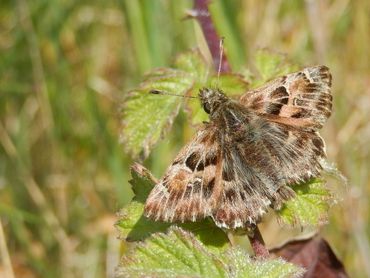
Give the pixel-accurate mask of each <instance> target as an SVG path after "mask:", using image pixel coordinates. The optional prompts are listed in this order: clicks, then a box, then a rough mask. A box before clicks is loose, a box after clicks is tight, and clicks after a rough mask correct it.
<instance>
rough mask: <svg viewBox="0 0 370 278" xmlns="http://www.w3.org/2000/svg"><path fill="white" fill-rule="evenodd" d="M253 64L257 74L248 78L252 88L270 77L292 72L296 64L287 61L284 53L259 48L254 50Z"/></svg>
mask: <svg viewBox="0 0 370 278" xmlns="http://www.w3.org/2000/svg"><path fill="white" fill-rule="evenodd" d="M254 66H255V69H256V71H257V76H254V77H252V78H250V80H249V81H250V82H251V85H252V87H253V88H255V87H258V86H260V85H263V84H264V83H266V82H267V81H269V80H271V79H274V78H277V77H279V76H282V75H285V74H287V73H291V72H294V71H295V70H296V69H297V68H296V66H294V65H292V64H289V63H287V61H286V58H285V56H284V55H282V54H279V53H274V52H271V51H268V50H266V49H260V50H258V51H257V52H256V54H255V57H254ZM248 75H250V73H249V74H248Z"/></svg>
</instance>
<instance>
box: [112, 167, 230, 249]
mask: <svg viewBox="0 0 370 278" xmlns="http://www.w3.org/2000/svg"><path fill="white" fill-rule="evenodd" d="M131 176H132V179H131V180H130V183H131V185H132V190H133V191H134V192H135V194H136V195H135V197H134V201H132V202H131V203H130V204H128V205H127V206H125V207H124V208H123V209H122V210H121V211H120V213H119V215H120V219H119V220H118V221H117V223H116V227H117V229H118V231H119V233H120V236H121V238H123V239H126V240H128V241H137V240H142V239H145V238H146V237H148V236H150V235H151V234H153V233H156V232H164V231H166V230H167V229H168V228H169V227H170V226H171V224H170V223H163V222H157V221H152V220H150V219H148V218H146V217H145V216H143V212H144V203H145V200H146V198H147V197H148V195H149V193H150V191H151V189H152V188H153V186H154V185H155V183H156V180H155V178H154V177H153V176H152V175H151V174H150V172H149V171H148V170H147V169H146V168H145V167H144V166H142V165H140V164H138V163H136V164H134V165H133V166H132V167H131ZM179 226H181V227H182V228H184V229H185V230H188V231H191V232H193V233H194V234H195V235H196V236H197V238H199V239H200V240H201V241H202V242H203V243H204V244H205V245H209V246H213V248H214V249H215V250H223V249H224V248H225V247H226V246H227V244H228V239H227V236H226V234H225V233H224V231H222V230H221V229H220V228H218V227H217V226H216V225H215V224H214V223H213V221H212V220H211V219H205V220H203V221H199V222H187V223H181V224H179Z"/></svg>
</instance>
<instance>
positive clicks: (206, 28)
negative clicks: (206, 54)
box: [192, 0, 269, 258]
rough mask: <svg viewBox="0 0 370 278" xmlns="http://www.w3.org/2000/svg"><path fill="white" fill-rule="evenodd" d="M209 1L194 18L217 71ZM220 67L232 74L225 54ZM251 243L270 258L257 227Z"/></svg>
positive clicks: (198, 4)
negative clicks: (200, 29)
mask: <svg viewBox="0 0 370 278" xmlns="http://www.w3.org/2000/svg"><path fill="white" fill-rule="evenodd" d="M209 2H210V1H209V0H194V8H193V10H192V16H193V17H194V18H196V19H197V20H198V22H199V24H200V26H201V28H202V31H203V34H204V37H205V39H206V42H207V44H208V48H209V50H210V52H211V55H212V59H213V63H214V66H215V69H216V71H217V70H218V67H219V65H220V51H221V49H220V41H221V38H220V37H219V36H218V34H217V32H216V28H215V26H214V24H213V21H212V18H211V15H210V12H209V9H208V5H209ZM221 60H222V61H221V65H220V72H230V71H231V67H230V64H229V61H228V60H227V57H226V54H225V52H223V53H222V59H221ZM248 238H249V241H250V243H251V246H252V248H253V251H254V254H255V255H256V257H262V258H265V257H268V256H269V251H268V250H267V248H266V246H265V242H264V241H263V238H262V235H261V232H260V230H259V229H258V227H257V225H256V226H255V227H254V230H253V233H252V234H251V235H248Z"/></svg>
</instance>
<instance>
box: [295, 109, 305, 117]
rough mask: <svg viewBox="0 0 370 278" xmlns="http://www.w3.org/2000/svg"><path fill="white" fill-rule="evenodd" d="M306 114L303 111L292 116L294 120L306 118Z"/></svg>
mask: <svg viewBox="0 0 370 278" xmlns="http://www.w3.org/2000/svg"><path fill="white" fill-rule="evenodd" d="M305 116H306V113H305V112H304V111H303V110H299V111H297V112H295V113H294V114H292V115H291V117H292V118H304V117H305Z"/></svg>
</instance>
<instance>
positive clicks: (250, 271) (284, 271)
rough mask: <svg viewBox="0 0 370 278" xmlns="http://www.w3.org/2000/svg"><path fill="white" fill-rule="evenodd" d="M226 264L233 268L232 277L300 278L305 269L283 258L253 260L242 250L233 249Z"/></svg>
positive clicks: (228, 253) (228, 254)
mask: <svg viewBox="0 0 370 278" xmlns="http://www.w3.org/2000/svg"><path fill="white" fill-rule="evenodd" d="M226 258H227V260H226V264H227V265H229V266H231V267H230V270H231V271H230V272H231V275H230V277H238V278H239V277H240V278H243V277H250V278H252V277H256V278H260V277H267V278H274V277H276V278H279V277H300V276H302V274H303V273H304V269H303V268H300V267H298V266H296V265H294V264H292V263H288V262H286V261H284V260H283V259H281V258H278V259H264V260H261V259H257V260H252V259H251V258H250V257H249V256H248V254H247V253H246V252H245V251H244V250H242V249H240V248H233V249H231V250H229V251H228V252H227V257H226Z"/></svg>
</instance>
